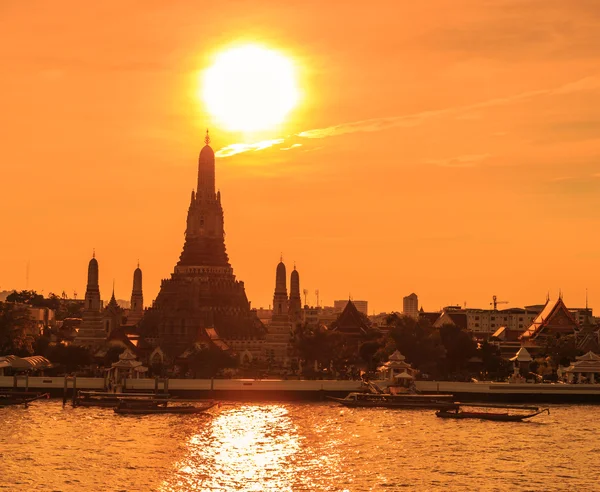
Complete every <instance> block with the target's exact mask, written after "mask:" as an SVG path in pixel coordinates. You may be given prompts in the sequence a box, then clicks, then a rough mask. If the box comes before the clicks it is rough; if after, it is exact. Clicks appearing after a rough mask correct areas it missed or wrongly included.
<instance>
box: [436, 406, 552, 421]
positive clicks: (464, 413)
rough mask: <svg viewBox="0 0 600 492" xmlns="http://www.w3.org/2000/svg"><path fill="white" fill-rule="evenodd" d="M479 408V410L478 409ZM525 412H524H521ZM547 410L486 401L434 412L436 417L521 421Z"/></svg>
mask: <svg viewBox="0 0 600 492" xmlns="http://www.w3.org/2000/svg"><path fill="white" fill-rule="evenodd" d="M464 407H468V408H471V407H472V408H473V409H474V410H464ZM485 408H492V409H503V410H505V411H504V412H498V411H496V412H494V411H485V410H483V409H485ZM478 409H481V410H478ZM509 410H519V411H520V413H509ZM523 412H526V413H523ZM545 412H547V413H548V415H550V409H549V408H540V407H527V406H521V405H518V406H517V405H494V404H488V403H473V404H466V403H458V404H457V405H456V408H450V409H445V410H438V411H437V412H435V414H436V416H437V417H440V418H443V419H480V420H493V421H496V422H521V421H523V420H525V419H530V418H532V417H535V416H536V415H540V414H541V413H545Z"/></svg>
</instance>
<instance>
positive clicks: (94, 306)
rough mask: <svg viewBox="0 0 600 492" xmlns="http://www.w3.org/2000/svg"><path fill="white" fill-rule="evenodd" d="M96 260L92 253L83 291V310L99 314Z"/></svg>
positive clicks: (100, 307)
mask: <svg viewBox="0 0 600 492" xmlns="http://www.w3.org/2000/svg"><path fill="white" fill-rule="evenodd" d="M98 270H99V269H98V260H96V253H95V252H94V254H93V256H92V259H91V260H90V263H89V264H88V280H87V287H86V289H85V310H86V311H91V312H100V310H101V309H102V306H101V304H100V286H99V285H98V277H99V275H98Z"/></svg>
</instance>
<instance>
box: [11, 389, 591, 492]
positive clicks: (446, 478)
mask: <svg viewBox="0 0 600 492" xmlns="http://www.w3.org/2000/svg"><path fill="white" fill-rule="evenodd" d="M598 415H600V407H592V406H574V405H565V406H554V407H552V408H551V413H550V415H540V416H538V417H536V418H535V419H534V420H533V421H530V422H524V423H505V422H487V421H477V420H464V421H454V420H445V419H439V418H436V417H435V414H434V412H433V411H428V410H422V411H420V410H388V409H346V408H343V407H339V406H337V405H336V404H333V403H299V404H296V403H292V404H290V403H282V404H271V403H269V404H242V403H232V404H224V405H223V406H222V407H221V408H216V407H215V408H213V409H211V410H210V411H209V412H208V413H206V414H202V415H190V416H177V415H148V416H142V417H139V416H122V415H116V414H115V413H114V412H113V411H112V410H110V409H99V408H71V407H70V406H67V407H65V408H63V407H62V404H61V402H59V401H56V400H50V401H39V402H35V403H33V404H32V405H31V406H30V407H29V408H21V407H9V408H0V490H9V491H16V490H43V491H71V490H76V491H128V492H130V491H144V492H145V491H161V492H180V491H191V490H194V491H203V490H206V491H213V490H244V491H259V490H273V491H275V490H277V491H297V490H298V491H300V490H311V491H312V490H315V491H316V490H340V491H341V490H347V491H366V490H382V491H392V490H424V491H425V490H427V491H429V490H446V491H454V490H456V491H458V490H460V491H462V490H482V491H492V490H498V491H502V490H510V491H515V490H532V491H538V490H548V491H550V490H578V491H587V490H590V491H591V490H600V485H598V483H599V481H600V464H599V462H598V457H599V456H600V419H599V418H598Z"/></svg>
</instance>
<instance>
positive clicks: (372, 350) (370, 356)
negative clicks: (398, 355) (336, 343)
mask: <svg viewBox="0 0 600 492" xmlns="http://www.w3.org/2000/svg"><path fill="white" fill-rule="evenodd" d="M380 348H381V343H380V342H378V341H376V340H370V341H367V342H364V343H363V344H362V345H361V346H360V347H359V349H358V354H359V355H360V358H361V359H362V360H364V361H365V362H366V363H367V367H368V369H369V371H374V370H375V369H377V365H378V363H379V361H380V360H379V358H378V357H376V354H377V352H378V351H379V349H380Z"/></svg>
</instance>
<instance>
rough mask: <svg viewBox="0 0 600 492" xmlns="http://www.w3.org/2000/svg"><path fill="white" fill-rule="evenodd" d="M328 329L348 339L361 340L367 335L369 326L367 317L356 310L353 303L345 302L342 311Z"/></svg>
mask: <svg viewBox="0 0 600 492" xmlns="http://www.w3.org/2000/svg"><path fill="white" fill-rule="evenodd" d="M330 329H331V331H335V332H338V333H341V334H342V335H344V336H346V337H348V338H353V339H363V338H365V337H366V335H367V334H368V332H369V330H370V329H371V326H370V323H369V319H368V318H367V316H366V315H365V314H364V313H361V312H360V311H359V310H358V308H357V307H356V305H355V304H354V301H346V306H345V307H344V310H343V311H342V312H341V314H340V315H339V316H338V318H337V320H335V322H334V323H333V324H332V325H331V328H330Z"/></svg>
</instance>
